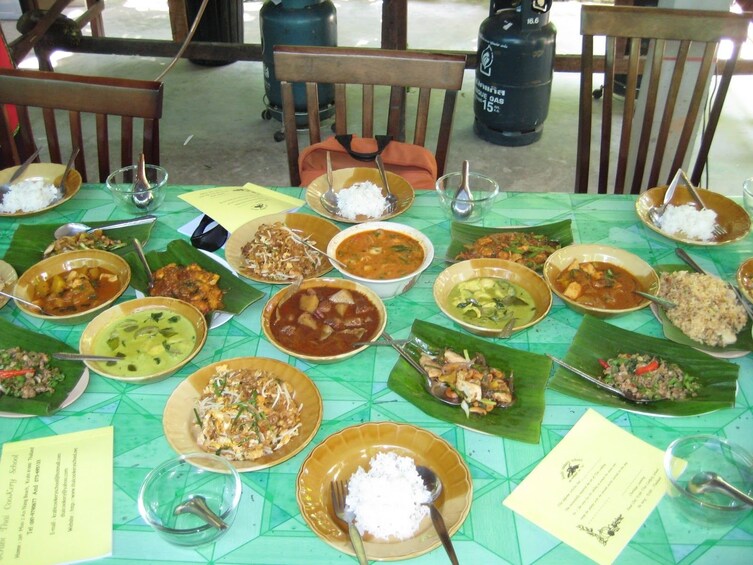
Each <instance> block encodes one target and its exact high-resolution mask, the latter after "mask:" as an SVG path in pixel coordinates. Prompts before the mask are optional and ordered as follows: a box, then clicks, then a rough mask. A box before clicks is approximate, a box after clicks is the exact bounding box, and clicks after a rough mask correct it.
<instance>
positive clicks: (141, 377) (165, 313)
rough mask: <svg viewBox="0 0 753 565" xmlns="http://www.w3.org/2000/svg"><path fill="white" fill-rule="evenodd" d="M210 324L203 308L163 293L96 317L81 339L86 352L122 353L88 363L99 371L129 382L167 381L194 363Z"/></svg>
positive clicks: (130, 301)
mask: <svg viewBox="0 0 753 565" xmlns="http://www.w3.org/2000/svg"><path fill="white" fill-rule="evenodd" d="M207 330H208V328H207V322H206V318H205V317H204V315H203V314H202V313H201V312H200V311H199V309H198V308H196V307H195V306H193V305H191V304H189V303H188V302H184V301H183V300H178V299H177V298H167V297H164V296H149V297H144V298H136V299H134V300H127V301H125V302H121V303H120V304H116V305H114V306H112V307H111V308H109V309H108V310H105V311H104V312H102V313H101V314H100V315H99V316H97V317H96V318H94V319H93V320H92V321H91V322H89V324H88V325H87V326H86V328H85V329H84V331H83V333H82V334H81V339H80V340H79V345H78V347H79V351H80V352H81V353H82V354H84V355H106V356H114V357H122V358H123V360H122V361H116V362H114V361H85V363H86V365H87V366H88V367H89V368H90V369H91V370H92V371H95V372H96V373H98V374H100V375H102V376H103V377H107V378H110V379H114V380H120V381H123V382H127V383H134V384H136V383H137V384H146V383H151V382H156V381H159V380H162V379H165V378H167V377H169V376H170V375H172V374H173V373H175V372H176V371H177V370H178V369H180V368H181V367H183V366H184V365H186V364H187V363H188V362H189V361H191V360H192V359H193V358H194V357H195V356H196V354H197V353H198V352H199V351H200V350H201V348H202V347H203V346H204V343H205V342H206V339H207Z"/></svg>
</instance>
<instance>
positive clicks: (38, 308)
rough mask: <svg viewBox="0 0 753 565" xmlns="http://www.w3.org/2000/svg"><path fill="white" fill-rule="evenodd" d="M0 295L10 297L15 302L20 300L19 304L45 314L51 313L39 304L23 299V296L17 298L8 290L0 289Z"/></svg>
mask: <svg viewBox="0 0 753 565" xmlns="http://www.w3.org/2000/svg"><path fill="white" fill-rule="evenodd" d="M0 296H6V297H8V298H12V299H13V300H15V301H16V302H20V303H21V304H26V305H27V306H31V307H32V308H36V309H37V310H39V311H40V312H41V313H42V314H44V315H45V316H52V314H50V313H49V312H47V311H46V310H45V309H44V308H42V307H41V306H40V305H39V304H34V303H33V302H29V301H28V300H24V299H23V298H19V297H18V296H16V295H14V294H10V293H8V292H5V291H2V290H0Z"/></svg>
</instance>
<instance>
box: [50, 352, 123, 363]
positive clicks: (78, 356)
mask: <svg viewBox="0 0 753 565" xmlns="http://www.w3.org/2000/svg"><path fill="white" fill-rule="evenodd" d="M52 356H53V357H54V358H55V359H59V360H61V361H122V360H123V359H122V358H121V357H110V356H108V355H86V354H84V353H64V352H62V351H61V352H57V353H53V354H52Z"/></svg>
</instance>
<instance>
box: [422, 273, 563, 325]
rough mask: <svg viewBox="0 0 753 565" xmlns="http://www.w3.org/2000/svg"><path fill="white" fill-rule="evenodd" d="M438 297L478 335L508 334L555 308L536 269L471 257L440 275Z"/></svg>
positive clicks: (450, 314) (452, 316) (450, 313)
mask: <svg viewBox="0 0 753 565" xmlns="http://www.w3.org/2000/svg"><path fill="white" fill-rule="evenodd" d="M434 301H435V302H436V303H437V306H439V309H440V310H442V312H443V313H444V314H445V316H447V317H448V318H450V319H451V320H453V321H454V322H455V323H457V324H459V325H460V326H461V327H463V328H464V329H466V330H468V331H469V332H471V333H473V334H476V335H482V336H486V337H507V336H509V334H510V333H513V332H518V331H520V330H523V329H525V328H528V327H530V326H532V325H534V324H536V323H538V322H540V321H541V320H543V319H544V317H545V316H546V315H547V314H548V313H549V310H550V308H551V307H552V293H551V291H550V290H549V287H548V286H547V284H546V283H545V282H544V280H543V279H542V278H541V277H540V276H539V275H538V274H536V272H535V271H533V270H532V269H529V268H528V267H526V266H524V265H521V264H520V263H515V262H513V261H507V260H505V259H470V260H467V261H461V262H459V263H455V264H454V265H451V266H450V267H447V268H446V269H445V270H444V271H442V272H441V273H440V274H439V276H438V277H437V280H436V281H435V282H434ZM511 319H512V320H514V321H513V322H511V323H512V328H511V330H510V329H509V328H508V327H507V324H508V323H510V320H511Z"/></svg>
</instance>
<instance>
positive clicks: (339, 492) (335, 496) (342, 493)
mask: <svg viewBox="0 0 753 565" xmlns="http://www.w3.org/2000/svg"><path fill="white" fill-rule="evenodd" d="M329 487H330V493H331V494H332V510H333V511H334V512H335V516H337V517H338V518H340V520H342V521H343V522H345V523H346V524H347V526H348V535H349V536H350V543H351V545H352V546H353V549H354V550H355V552H356V557H357V558H358V563H359V564H360V565H369V560H368V559H367V558H366V549H365V548H364V546H363V540H362V539H361V534H360V533H359V532H358V528H356V526H355V524H353V520H354V519H355V516H354V515H353V512H351V511H349V510H347V509H346V507H345V499H346V498H347V496H348V486H347V485H346V484H345V481H332V482H331V483H330V485H329Z"/></svg>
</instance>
